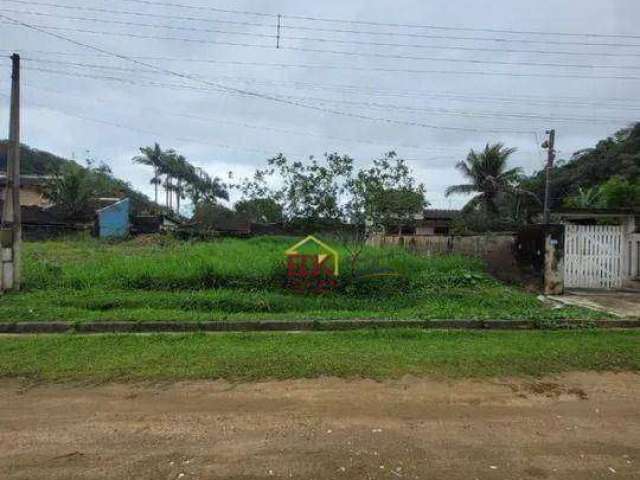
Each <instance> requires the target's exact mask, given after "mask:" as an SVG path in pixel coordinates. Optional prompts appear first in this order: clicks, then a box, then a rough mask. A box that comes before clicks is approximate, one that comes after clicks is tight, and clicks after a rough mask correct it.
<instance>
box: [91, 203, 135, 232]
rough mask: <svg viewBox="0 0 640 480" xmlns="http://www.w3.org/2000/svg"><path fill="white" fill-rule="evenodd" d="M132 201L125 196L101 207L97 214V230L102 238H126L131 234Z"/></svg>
mask: <svg viewBox="0 0 640 480" xmlns="http://www.w3.org/2000/svg"><path fill="white" fill-rule="evenodd" d="M130 209H131V201H130V200H129V199H128V198H123V199H122V200H118V201H117V202H115V203H113V204H111V205H108V206H106V207H104V208H101V209H100V210H98V211H97V212H96V214H97V222H98V225H97V227H98V228H97V231H98V236H99V237H100V238H124V237H126V236H128V235H129V211H130Z"/></svg>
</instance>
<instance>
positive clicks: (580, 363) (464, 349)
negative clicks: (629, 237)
mask: <svg viewBox="0 0 640 480" xmlns="http://www.w3.org/2000/svg"><path fill="white" fill-rule="evenodd" d="M0 358H2V362H0V377H21V378H26V379H29V380H35V381H38V380H42V381H91V382H102V381H137V380H183V379H218V378H224V379H228V380H245V381H246V380H261V379H271V378H275V379H288V378H313V377H318V376H323V375H330V376H338V377H343V378H353V377H368V378H376V379H382V378H398V377H401V376H403V375H407V374H411V375H420V376H424V375H431V376H447V377H454V378H455V377H494V376H522V375H524V376H528V375H532V376H539V375H548V374H554V373H560V372H564V371H572V370H596V371H604V370H608V371H621V370H627V371H639V370H640V332H602V331H565V332H554V331H533V332H461V331H452V332H437V331H435V332H425V331H421V330H377V331H375V330H374V331H360V332H340V333H309V334H260V333H254V334H223V335H205V334H194V335H137V336H136V335H105V336H74V335H62V336H40V337H7V338H4V339H2V341H0Z"/></svg>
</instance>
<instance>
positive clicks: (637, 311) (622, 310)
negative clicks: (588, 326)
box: [550, 290, 640, 318]
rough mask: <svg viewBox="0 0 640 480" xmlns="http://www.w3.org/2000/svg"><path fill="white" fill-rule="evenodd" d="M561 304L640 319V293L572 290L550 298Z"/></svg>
mask: <svg viewBox="0 0 640 480" xmlns="http://www.w3.org/2000/svg"><path fill="white" fill-rule="evenodd" d="M550 298H552V299H554V300H556V301H558V302H560V303H564V304H567V305H575V306H578V307H585V308H590V309H592V310H596V311H600V312H607V313H611V314H613V315H616V316H619V317H622V318H640V291H620V292H619V291H611V292H607V291H600V292H598V291H593V290H570V291H567V292H566V293H565V295H562V296H552V297H550Z"/></svg>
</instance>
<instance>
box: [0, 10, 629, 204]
mask: <svg viewBox="0 0 640 480" xmlns="http://www.w3.org/2000/svg"><path fill="white" fill-rule="evenodd" d="M150 3H153V2H144V1H143V2H140V1H132V0H111V1H108V2H107V1H106V0H105V1H100V0H85V1H83V2H80V1H78V0H43V1H42V2H40V3H39V2H29V1H18V0H14V1H8V0H0V15H5V16H7V17H10V18H13V19H18V20H20V21H22V22H25V23H28V24H31V25H37V26H40V27H39V28H49V27H56V29H55V30H50V31H52V32H55V33H56V34H57V35H63V36H65V37H69V38H72V39H74V40H77V41H79V42H82V43H86V44H89V45H93V46H97V47H100V48H101V49H104V50H107V51H109V52H116V53H118V54H121V55H124V56H127V57H137V58H138V61H140V62H144V63H147V64H153V65H156V66H159V67H161V68H162V69H163V70H165V72H163V73H159V72H157V71H154V70H153V69H150V68H149V67H146V66H144V65H140V64H135V63H133V62H131V61H127V60H125V59H118V58H115V57H109V56H108V55H101V54H98V53H96V52H95V51H92V50H90V49H88V48H83V47H80V46H77V45H73V44H71V43H68V42H65V41H63V40H61V39H55V38H52V37H50V36H47V35H45V34H43V33H40V32H37V31H33V30H29V29H27V28H25V27H24V26H16V25H9V24H8V21H7V20H6V19H5V20H4V21H3V22H2V23H0V32H1V34H0V53H1V54H2V55H3V57H7V56H8V54H9V53H10V52H11V51H17V52H19V53H21V54H22V56H23V58H24V60H23V67H24V70H23V92H24V93H23V96H24V109H23V130H22V134H23V141H24V142H26V143H28V144H29V145H31V146H33V147H36V148H40V149H44V150H49V151H51V152H53V153H56V154H58V155H61V156H65V157H68V158H75V159H76V160H78V161H82V160H83V159H84V158H85V156H86V155H87V153H86V152H90V155H91V156H92V157H93V158H95V159H97V160H100V161H104V162H105V163H107V164H108V165H109V166H110V167H111V168H112V169H113V171H114V173H115V174H116V175H117V176H118V177H121V178H124V179H126V180H128V181H130V182H131V183H132V184H133V185H134V186H135V187H137V188H139V189H140V190H142V191H144V192H145V193H147V194H151V192H152V188H151V187H150V185H149V178H150V171H149V170H148V169H147V168H145V167H142V166H138V165H133V164H132V163H131V157H133V156H134V155H136V153H137V150H138V148H139V147H140V146H143V145H148V144H152V143H153V142H156V141H157V142H159V143H160V144H161V145H162V146H163V147H166V148H168V147H172V148H175V149H177V150H178V151H180V152H182V153H183V154H185V155H186V156H187V157H188V159H189V160H190V161H191V162H192V163H193V164H195V165H196V166H199V167H202V168H204V169H205V170H206V171H208V172H209V173H210V174H211V175H217V176H220V177H226V174H227V172H228V171H230V170H233V171H234V172H235V173H236V176H240V177H241V176H245V175H248V174H250V173H251V172H252V171H253V170H254V169H255V168H256V167H260V166H262V165H264V162H265V160H266V159H267V158H268V157H270V156H273V155H274V154H276V153H278V152H283V153H284V154H286V155H287V156H289V157H290V158H296V159H302V158H305V157H307V156H309V155H316V156H317V155H322V154H323V153H324V152H341V153H349V154H350V155H352V156H353V157H354V158H355V159H356V160H357V162H358V164H360V165H366V164H367V163H369V162H370V161H371V160H372V159H373V158H375V157H377V156H380V155H382V154H383V153H384V152H386V151H389V150H395V151H397V152H398V153H399V154H400V155H401V156H402V157H404V158H406V159H407V160H408V161H409V164H410V165H411V167H412V168H413V169H414V171H415V173H416V176H417V177H418V178H419V179H420V180H421V181H423V182H424V183H425V184H426V186H427V189H428V200H429V201H430V202H431V203H432V205H433V206H434V207H436V208H448V207H458V206H460V205H462V204H463V203H464V201H465V199H464V198H460V197H457V198H456V197H454V198H450V199H446V198H445V197H444V190H445V189H446V187H447V186H448V185H451V184H454V183H459V182H460V180H461V178H460V177H459V175H458V174H457V173H456V171H455V169H454V165H455V163H456V162H457V161H459V160H461V159H463V158H464V157H465V155H466V153H467V152H468V150H469V149H470V148H482V147H483V146H484V144H485V143H486V142H494V141H501V142H504V143H506V144H507V145H509V146H514V147H517V148H518V153H516V154H515V155H514V157H513V165H514V166H521V167H523V168H524V169H525V171H526V172H527V173H531V172H533V171H534V170H539V169H540V168H541V167H542V166H543V164H544V155H545V153H544V152H543V151H542V150H541V149H540V148H539V143H541V142H542V140H543V139H544V134H545V130H546V129H548V128H556V129H557V132H558V134H557V141H558V150H559V152H560V156H561V157H568V156H569V155H570V154H571V153H572V152H573V151H575V150H577V149H580V148H585V147H589V146H592V145H593V144H594V143H595V142H596V141H598V140H599V139H601V138H603V137H606V136H607V135H610V134H611V133H613V132H614V131H616V130H617V129H619V128H621V127H624V126H625V125H627V124H628V123H629V122H630V121H632V120H634V119H635V120H637V119H638V113H640V99H638V98H637V92H638V91H639V88H638V87H639V86H640V35H637V36H636V37H635V38H634V34H638V32H637V25H638V21H639V20H640V2H638V1H637V0H538V1H535V2H532V1H523V0H474V1H469V0H446V1H445V0H434V1H429V2H425V1H424V0H394V1H388V0H347V1H345V0H325V1H323V2H300V1H293V0H271V1H269V2H264V1H263V2H259V1H248V0H226V1H225V0H219V1H218V0H216V1H210V2H205V1H204V0H180V1H179V2H178V0H176V1H175V2H171V3H174V4H175V3H180V4H182V5H192V6H200V7H202V6H206V7H215V8H220V9H233V10H240V11H244V12H245V14H237V13H236V14H232V13H224V12H215V11H211V10H206V9H196V8H183V7H179V6H167V5H166V4H165V5H151V4H150ZM54 5H58V7H56V6H54ZM60 6H68V7H69V6H70V7H80V6H81V7H83V8H81V9H78V8H60ZM105 10H108V11H105ZM116 11H120V13H117V12H116ZM123 11H125V12H130V14H124V13H121V12H123ZM28 12H30V13H28ZM246 12H262V13H265V14H282V15H283V16H284V19H283V21H282V28H281V46H282V47H283V48H280V49H276V48H275V44H276V39H275V38H273V36H274V35H275V34H276V27H275V24H276V23H277V21H276V18H274V17H271V16H267V15H248V14H246ZM287 16H288V17H287ZM292 16H298V17H314V18H330V19H337V20H344V21H353V20H355V21H360V22H361V21H366V22H372V23H383V24H387V25H376V24H360V23H347V22H334V21H331V22H330V21H317V20H308V19H306V20H305V19H301V18H291V17H292ZM62 17H75V18H73V19H72V18H62ZM185 17H189V18H185ZM89 19H99V20H102V21H101V22H97V21H92V20H89ZM196 19H204V20H196ZM105 21H106V22H105ZM113 22H119V23H113ZM228 22H236V23H228ZM141 23H142V24H151V25H155V27H154V26H151V27H150V26H142V25H139V24H141ZM134 24H138V25H134ZM248 24H258V25H248ZM390 24H396V25H397V24H412V25H422V26H423V28H418V27H408V26H393V25H390ZM427 25H428V26H431V27H432V28H425V27H424V26H427ZM162 27H173V28H171V29H169V28H162ZM433 27H436V28H433ZM440 27H452V28H451V29H449V28H440ZM474 29H484V30H494V31H477V30H474ZM77 30H84V31H77ZM87 30H89V31H93V32H102V33H89V32H87ZM206 30H208V31H206ZM333 30H347V31H348V32H335V31H333ZM355 31H358V32H363V31H366V32H373V33H367V34H365V33H354V32H355ZM505 31H509V32H505ZM513 31H518V32H529V33H510V32H513ZM229 32H235V34H233V33H229ZM530 32H553V33H563V34H562V35H536V34H533V33H530ZM387 33H388V34H389V35H387ZM569 33H590V34H596V35H590V36H578V35H567V34H569ZM121 34H123V35H121ZM132 34H133V35H137V36H143V37H154V38H138V37H132V36H130V35H132ZM391 34H393V35H391ZM127 35H129V36H127ZM614 35H621V36H614ZM158 37H164V38H158ZM167 37H172V38H167ZM292 37H307V38H314V39H325V40H331V41H317V40H316V41H314V40H300V39H293V38H292ZM433 37H440V38H433ZM442 37H444V38H442ZM452 37H457V38H452ZM462 37H464V38H462ZM176 38H179V39H180V40H177V39H176ZM487 39H492V40H487ZM496 39H500V40H496ZM187 40H191V41H187ZM229 43H234V44H236V45H229ZM373 43H376V44H377V45H373ZM390 43H393V44H403V45H405V46H389V45H381V44H390ZM237 44H244V45H243V46H240V45H237ZM247 45H249V46H247ZM257 45H259V46H257ZM410 45H413V46H410ZM625 45H626V46H625ZM481 49H484V50H481ZM310 50H313V51H310ZM318 50H320V51H318ZM328 50H329V51H331V52H328ZM505 50H509V51H505ZM513 50H517V51H513ZM523 50H524V51H523ZM549 52H562V53H549ZM140 57H154V59H148V58H140ZM157 57H162V59H161V60H158V59H157ZM398 57H404V58H398ZM407 57H410V58H407ZM179 58H181V59H183V60H185V61H177V59H179ZM45 61H46V62H45ZM500 62H502V63H500ZM73 63H75V64H76V65H72V64H73ZM77 64H82V65H77ZM265 64H266V65H265ZM274 64H277V65H274ZM527 64H528V65H527ZM531 64H534V65H531ZM536 64H537V65H536ZM540 64H544V65H540ZM302 65H304V67H302ZM311 66H313V67H311ZM585 66H586V67H585ZM0 68H1V69H2V70H1V72H2V73H1V74H0V93H2V94H5V95H6V94H8V93H9V78H10V62H9V60H8V58H6V59H5V60H3V61H2V62H0ZM167 70H170V71H172V72H176V73H180V74H186V75H187V76H188V77H190V78H185V77H179V76H176V75H171V74H170V73H169V72H167ZM54 72H55V73H54ZM105 77H106V78H105ZM194 77H198V78H194ZM125 82H128V83H125ZM238 90H242V91H245V92H251V93H252V94H253V93H259V94H261V95H262V97H260V96H256V95H240V94H239V93H238ZM265 95H266V96H268V97H270V98H264V96H265ZM274 98H277V99H279V100H280V101H274V100H273V99H274ZM626 99H630V101H627V100H626ZM287 102H293V103H297V104H304V105H307V106H310V107H311V108H304V107H301V106H299V105H293V104H291V103H287ZM194 117H197V118H194ZM364 117H366V118H364ZM0 119H3V120H2V123H3V125H2V130H1V131H0V135H1V136H5V135H6V125H7V123H8V99H7V98H6V96H2V97H0ZM456 129H462V130H456Z"/></svg>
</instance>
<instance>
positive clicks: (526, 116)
mask: <svg viewBox="0 0 640 480" xmlns="http://www.w3.org/2000/svg"><path fill="white" fill-rule="evenodd" d="M25 68H26V69H27V70H35V71H41V72H45V73H53V74H59V75H66V76H71V77H81V78H91V79H98V80H109V81H117V82H121V83H125V84H129V85H135V86H150V87H157V88H170V89H172V90H175V89H185V90H190V91H198V92H202V91H205V92H216V93H220V92H219V91H218V90H213V89H206V88H202V87H193V86H189V85H181V84H166V83H160V82H146V83H141V82H138V81H133V80H129V79H123V78H121V77H110V76H97V75H83V74H75V73H72V72H66V71H57V70H48V69H39V68H31V67H25ZM283 98H287V99H292V100H295V101H299V102H312V103H311V105H313V104H314V103H313V102H315V103H316V104H317V103H320V104H327V103H329V104H338V105H343V106H344V105H356V106H364V107H368V108H373V109H384V110H401V111H402V110H406V111H417V112H430V113H434V114H437V115H446V116H455V117H470V118H474V117H480V118H495V119H506V120H521V121H525V120H526V121H530V120H544V121H552V122H555V123H556V124H557V123H559V122H571V123H576V122H583V123H588V124H621V123H623V124H630V123H633V122H634V121H635V120H632V119H613V118H602V117H598V118H586V117H562V116H552V115H539V114H530V113H508V112H507V113H504V112H482V111H480V112H477V111H476V112H469V111H455V110H448V109H442V108H440V109H437V108H435V109H434V108H421V107H412V106H402V105H396V104H381V103H372V102H355V101H349V100H332V99H326V98H318V97H299V96H292V95H285V96H283ZM306 104H307V105H308V104H309V103H306ZM182 116H184V117H185V118H187V117H188V115H187V114H183V115H182ZM192 117H193V118H196V116H193V115H192ZM399 121H400V120H399ZM503 121H504V120H503ZM267 129H268V128H267ZM276 130H278V129H276ZM280 130H281V129H280ZM334 139H340V140H342V141H354V142H358V143H367V142H364V141H359V140H348V139H344V138H338V137H334ZM369 143H372V144H377V143H375V142H369ZM407 148H413V147H407ZM416 148H417V147H416Z"/></svg>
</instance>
